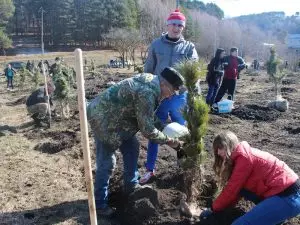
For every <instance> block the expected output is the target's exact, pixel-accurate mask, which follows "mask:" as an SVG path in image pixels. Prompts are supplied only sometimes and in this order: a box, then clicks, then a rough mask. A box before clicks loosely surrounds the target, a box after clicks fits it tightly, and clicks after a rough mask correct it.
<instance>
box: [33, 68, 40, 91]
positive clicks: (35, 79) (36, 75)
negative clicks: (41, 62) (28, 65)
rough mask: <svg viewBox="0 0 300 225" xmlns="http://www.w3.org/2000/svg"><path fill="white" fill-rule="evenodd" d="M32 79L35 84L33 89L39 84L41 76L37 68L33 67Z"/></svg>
mask: <svg viewBox="0 0 300 225" xmlns="http://www.w3.org/2000/svg"><path fill="white" fill-rule="evenodd" d="M32 81H33V83H34V84H35V89H36V88H37V87H38V86H39V84H40V83H41V82H42V77H41V73H40V70H39V68H35V70H34V72H33V76H32Z"/></svg>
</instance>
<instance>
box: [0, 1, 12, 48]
mask: <svg viewBox="0 0 300 225" xmlns="http://www.w3.org/2000/svg"><path fill="white" fill-rule="evenodd" d="M14 11H15V7H14V4H13V2H12V0H0V49H6V48H9V47H11V45H12V41H11V39H10V38H9V37H8V36H7V34H6V33H5V32H4V30H5V26H6V24H7V22H8V20H9V18H10V17H12V16H13V13H14Z"/></svg>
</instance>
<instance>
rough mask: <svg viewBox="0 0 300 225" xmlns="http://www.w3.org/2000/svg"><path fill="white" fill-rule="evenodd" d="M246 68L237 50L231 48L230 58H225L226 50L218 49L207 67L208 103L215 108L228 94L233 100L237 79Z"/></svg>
mask: <svg viewBox="0 0 300 225" xmlns="http://www.w3.org/2000/svg"><path fill="white" fill-rule="evenodd" d="M245 67H246V64H245V61H244V60H243V58H242V57H239V56H238V49H237V48H234V47H233V48H231V49H230V55H228V56H225V50H224V49H222V48H218V49H217V51H216V54H215V57H214V58H213V59H212V60H211V61H210V63H209V64H208V66H207V70H208V72H207V76H206V81H207V83H208V93H207V96H206V103H207V104H209V105H210V106H213V104H215V103H218V102H219V101H220V100H221V99H222V98H223V97H224V95H225V94H226V92H227V93H228V99H230V100H233V99H234V94H235V89H236V82H237V79H239V74H240V72H241V71H242V70H243V69H244V68H245Z"/></svg>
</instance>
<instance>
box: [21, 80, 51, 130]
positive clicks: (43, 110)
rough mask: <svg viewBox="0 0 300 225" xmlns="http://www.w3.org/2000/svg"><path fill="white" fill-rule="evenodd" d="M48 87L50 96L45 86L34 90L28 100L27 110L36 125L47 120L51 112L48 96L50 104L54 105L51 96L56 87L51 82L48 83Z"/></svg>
mask: <svg viewBox="0 0 300 225" xmlns="http://www.w3.org/2000/svg"><path fill="white" fill-rule="evenodd" d="M47 87H48V96H46V91H45V87H40V88H39V89H37V90H35V91H34V92H32V94H31V95H30V96H29V97H28V98H27V101H26V107H27V111H28V113H29V114H30V116H31V118H32V119H33V120H34V122H35V124H36V125H41V122H42V121H44V120H46V119H47V116H48V115H49V114H50V109H49V105H48V98H50V99H49V102H50V105H51V106H52V105H53V103H52V100H51V96H52V94H53V92H54V90H55V87H54V85H52V84H51V83H48V84H47Z"/></svg>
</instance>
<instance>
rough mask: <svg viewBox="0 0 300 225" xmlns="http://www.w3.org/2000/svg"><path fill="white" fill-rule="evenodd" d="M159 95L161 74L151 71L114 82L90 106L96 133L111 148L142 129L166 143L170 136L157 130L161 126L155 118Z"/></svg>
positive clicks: (149, 135)
mask: <svg viewBox="0 0 300 225" xmlns="http://www.w3.org/2000/svg"><path fill="white" fill-rule="evenodd" d="M160 95H161V91H160V83H159V77H158V76H155V75H152V74H147V73H144V74H138V75H136V76H134V77H132V78H128V79H125V80H123V81H121V82H119V83H117V84H115V85H113V86H112V87H110V88H109V89H107V90H105V91H104V92H102V93H101V94H100V95H99V96H97V98H95V99H94V100H93V101H92V102H91V103H90V104H89V105H88V107H87V117H88V120H89V123H90V125H91V128H92V130H93V131H94V135H95V136H96V138H98V139H99V140H100V141H102V142H103V143H105V144H107V145H108V146H110V147H111V148H112V149H117V148H119V146H120V145H121V144H122V142H123V141H124V140H128V139H129V138H131V137H132V136H134V135H135V134H136V133H137V132H138V131H139V130H140V131H141V133H142V134H143V135H144V136H145V137H146V138H148V139H150V140H151V141H153V142H155V143H158V144H164V143H166V141H167V136H166V135H164V134H163V133H162V132H161V131H159V130H158V129H159V128H160V129H161V128H162V127H159V126H160V124H159V123H158V124H156V122H158V121H159V120H156V119H155V109H156V108H157V106H158V104H159V100H160ZM156 127H157V128H158V129H157V128H156Z"/></svg>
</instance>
